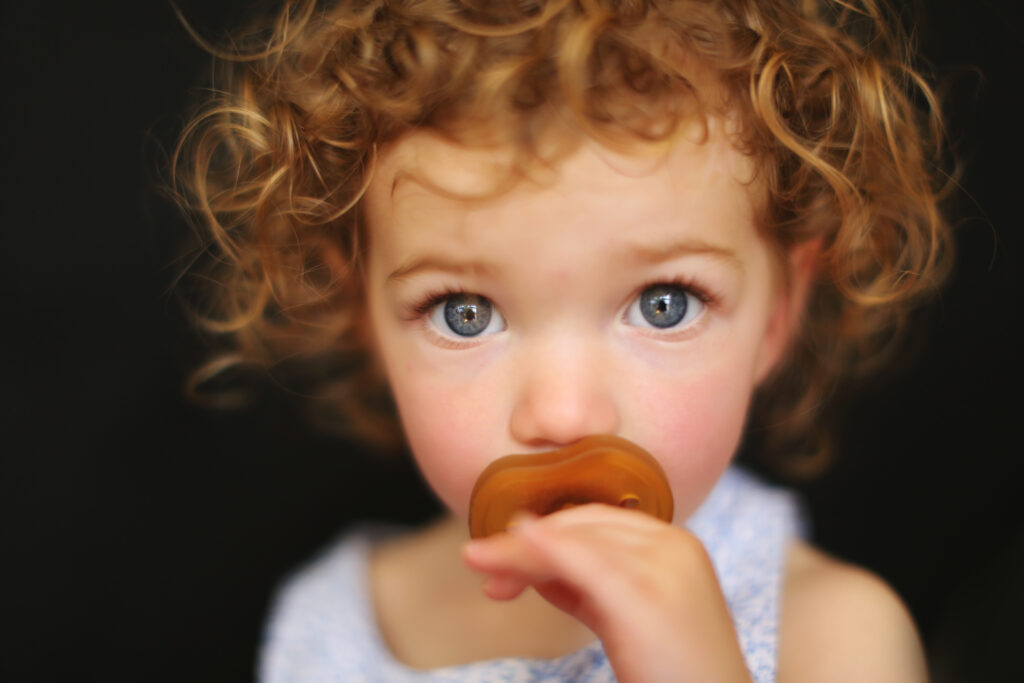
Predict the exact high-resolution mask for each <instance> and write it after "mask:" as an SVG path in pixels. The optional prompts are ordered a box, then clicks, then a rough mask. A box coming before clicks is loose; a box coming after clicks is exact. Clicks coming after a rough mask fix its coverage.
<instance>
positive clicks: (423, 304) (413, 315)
mask: <svg viewBox="0 0 1024 683" xmlns="http://www.w3.org/2000/svg"><path fill="white" fill-rule="evenodd" d="M469 293H470V292H469V290H467V289H465V288H463V287H451V288H442V289H438V290H435V291H433V292H429V293H427V294H426V295H425V296H424V297H423V299H421V300H420V302H419V303H417V304H413V305H412V306H410V308H409V313H408V315H407V316H406V320H408V321H409V322H413V321H415V320H419V319H420V318H422V317H423V316H425V315H426V314H427V313H429V312H430V311H431V310H433V308H434V306H437V305H438V304H439V303H442V302H443V301H444V300H445V299H447V298H449V297H453V296H458V295H460V294H469Z"/></svg>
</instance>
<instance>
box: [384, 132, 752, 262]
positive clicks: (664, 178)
mask: <svg viewBox="0 0 1024 683" xmlns="http://www.w3.org/2000/svg"><path fill="white" fill-rule="evenodd" d="M549 150H554V152H553V153H552V154H551V155H549V156H548V157H545V156H544V155H543V154H542V155H541V156H540V159H537V158H535V157H534V158H532V161H531V162H530V163H528V164H527V165H525V166H524V165H522V164H517V163H516V162H517V161H522V158H521V157H519V156H517V152H518V150H516V149H514V148H512V147H509V146H495V147H465V146H462V145H458V144H455V143H452V142H450V141H447V140H444V139H442V138H440V137H438V136H436V135H431V134H429V133H425V132H417V133H415V134H413V135H410V136H408V137H406V138H404V139H402V140H401V141H399V142H397V143H395V144H394V145H392V146H390V147H389V148H387V149H386V150H384V152H383V153H382V154H381V157H380V159H379V162H378V165H377V168H376V171H375V173H374V176H373V178H372V179H371V182H370V185H369V187H368V190H367V196H366V206H367V214H368V217H369V219H370V228H371V239H370V241H371V244H373V243H374V242H375V241H377V242H378V243H379V242H380V241H383V242H393V241H394V240H398V241H401V242H411V243H422V242H426V241H428V240H429V239H430V238H431V236H432V235H433V236H440V234H439V229H440V230H443V231H444V232H445V233H446V234H445V237H448V238H459V237H461V236H465V235H466V234H467V233H466V228H467V227H470V226H468V225H466V223H472V224H473V225H481V226H483V225H486V224H487V223H488V218H489V216H491V215H494V214H497V213H500V212H502V211H505V212H508V211H515V212H518V213H519V214H521V215H522V218H523V220H524V221H528V220H540V221H548V220H550V219H551V218H552V215H553V214H558V215H559V216H560V217H562V218H564V219H567V220H579V221H587V220H590V219H591V218H600V219H602V222H604V223H605V224H607V223H608V222H609V221H607V220H604V219H606V218H609V217H616V216H617V217H618V221H617V223H618V225H621V226H622V227H623V229H624V231H625V229H626V228H628V229H629V231H630V232H632V233H635V234H641V235H642V233H643V232H644V231H645V229H649V230H650V231H655V232H656V231H657V230H658V229H661V230H662V232H665V231H666V230H671V229H673V227H674V225H673V221H674V220H676V219H677V218H679V219H680V220H681V222H683V223H699V222H702V221H703V222H705V223H711V224H713V225H715V226H718V227H720V228H721V227H723V226H728V225H730V224H739V225H745V226H748V227H749V226H750V225H751V224H752V222H754V220H755V214H756V211H755V207H756V206H757V204H758V201H757V199H758V197H759V196H760V194H759V192H760V185H759V184H758V183H757V182H755V181H754V178H755V175H756V174H755V172H754V171H755V166H754V162H753V160H752V159H751V158H750V157H749V156H747V155H744V154H743V153H742V152H740V151H738V150H737V149H736V148H735V146H734V145H732V144H731V143H730V142H729V139H728V135H727V134H726V132H725V130H724V126H723V125H722V124H721V122H720V121H718V120H713V121H711V122H709V125H708V126H707V128H704V127H700V128H697V127H692V128H691V129H689V130H687V131H685V132H684V134H682V135H680V136H679V137H678V138H677V139H675V140H674V141H673V142H672V143H666V144H663V145H660V146H654V145H646V146H645V145H640V144H637V145H636V146H635V147H634V148H630V149H628V150H612V149H609V148H607V147H605V146H602V145H600V144H597V143H596V142H594V141H592V140H588V139H582V138H574V139H571V140H566V139H564V138H563V139H561V140H556V141H555V142H554V143H553V144H552V145H551V146H550V147H549ZM558 152H561V154H559V153H558ZM545 158H548V159H553V161H550V162H549V161H545V160H544V159H545ZM531 212H534V214H535V215H531ZM612 222H614V221H612ZM680 227H682V226H680ZM698 227H699V226H698ZM382 231H383V233H382ZM374 233H376V234H374ZM654 236H655V237H662V236H667V235H654ZM722 237H728V236H727V235H722Z"/></svg>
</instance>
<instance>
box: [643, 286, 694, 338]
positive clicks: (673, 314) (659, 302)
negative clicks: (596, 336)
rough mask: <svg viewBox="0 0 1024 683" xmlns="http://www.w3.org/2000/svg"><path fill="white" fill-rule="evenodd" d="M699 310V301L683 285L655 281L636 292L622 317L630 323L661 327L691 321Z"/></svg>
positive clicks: (661, 328)
mask: <svg viewBox="0 0 1024 683" xmlns="http://www.w3.org/2000/svg"><path fill="white" fill-rule="evenodd" d="M703 309H704V304H703V302H702V301H701V300H700V299H699V298H698V297H697V296H696V295H694V294H693V293H692V292H690V291H687V290H686V289H685V288H684V287H682V286H680V285H674V284H658V285H653V286H651V287H648V288H647V289H645V290H644V291H642V292H641V293H640V296H638V297H637V299H636V301H634V302H633V304H631V305H630V307H629V311H628V312H627V314H626V320H627V322H628V323H629V324H631V325H637V326H639V327H654V328H657V329H660V330H665V329H668V328H671V327H676V326H678V325H679V324H680V323H682V322H684V321H685V322H689V321H690V320H693V319H694V318H696V317H697V316H698V315H700V313H701V311H702V310H703Z"/></svg>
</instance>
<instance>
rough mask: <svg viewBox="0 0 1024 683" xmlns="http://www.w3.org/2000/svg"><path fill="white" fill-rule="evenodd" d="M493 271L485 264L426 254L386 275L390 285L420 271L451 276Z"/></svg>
mask: <svg viewBox="0 0 1024 683" xmlns="http://www.w3.org/2000/svg"><path fill="white" fill-rule="evenodd" d="M494 270H495V268H494V267H493V266H492V265H490V264H487V263H480V262H477V261H473V262H468V261H456V260H453V259H450V258H447V257H445V256H441V255H438V254H427V255H425V256H418V257H416V258H413V259H411V260H409V261H407V262H406V263H404V264H402V265H400V266H399V267H398V268H395V269H394V270H393V271H391V274H390V275H388V277H387V283H388V284H391V283H393V282H399V281H401V280H406V279H408V278H409V277H411V276H412V275H414V274H416V273H419V272H421V271H439V272H442V273H452V274H453V275H463V274H465V273H468V272H473V273H491V272H494Z"/></svg>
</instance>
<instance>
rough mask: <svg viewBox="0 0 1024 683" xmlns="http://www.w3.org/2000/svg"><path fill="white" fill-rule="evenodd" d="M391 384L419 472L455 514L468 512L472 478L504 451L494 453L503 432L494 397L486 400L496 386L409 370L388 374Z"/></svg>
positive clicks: (462, 515)
mask: <svg viewBox="0 0 1024 683" xmlns="http://www.w3.org/2000/svg"><path fill="white" fill-rule="evenodd" d="M421 380H423V381H421ZM392 389H393V391H394V394H395V402H396V403H397V405H398V411H399V414H400V415H401V419H402V425H403V427H404V429H405V434H406V439H407V440H408V442H409V447H410V449H411V450H412V453H413V455H414V457H415V459H416V463H417V465H418V466H419V468H420V471H421V473H422V474H423V477H424V478H425V479H426V480H427V483H428V484H429V485H430V487H431V488H432V489H433V490H434V492H435V493H436V494H437V496H438V497H439V498H440V499H441V501H442V502H443V503H444V504H445V505H446V506H447V507H448V508H449V509H450V510H451V511H452V512H453V513H454V514H455V515H457V516H459V517H461V518H466V517H468V511H469V496H470V493H471V492H472V489H473V484H474V483H475V482H476V477H477V476H478V475H479V473H480V472H481V471H482V470H483V469H484V468H485V467H486V466H487V464H488V463H490V461H491V460H493V459H494V458H495V457H497V456H498V455H503V453H493V452H492V451H493V450H494V448H493V446H492V445H491V444H492V443H493V442H494V440H495V434H500V433H502V432H501V430H500V426H499V424H498V416H497V414H496V413H495V411H494V407H493V405H494V401H490V402H488V401H486V400H484V397H485V396H487V395H488V394H489V393H490V395H492V396H493V395H495V394H493V391H496V388H490V387H487V386H486V385H483V384H478V385H476V386H474V387H473V388H472V389H471V390H470V389H468V388H466V387H465V386H444V385H441V384H439V383H438V382H437V381H436V378H435V379H434V381H426V379H425V378H419V377H417V373H416V372H415V371H413V370H408V371H406V372H401V373H393V374H392Z"/></svg>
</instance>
